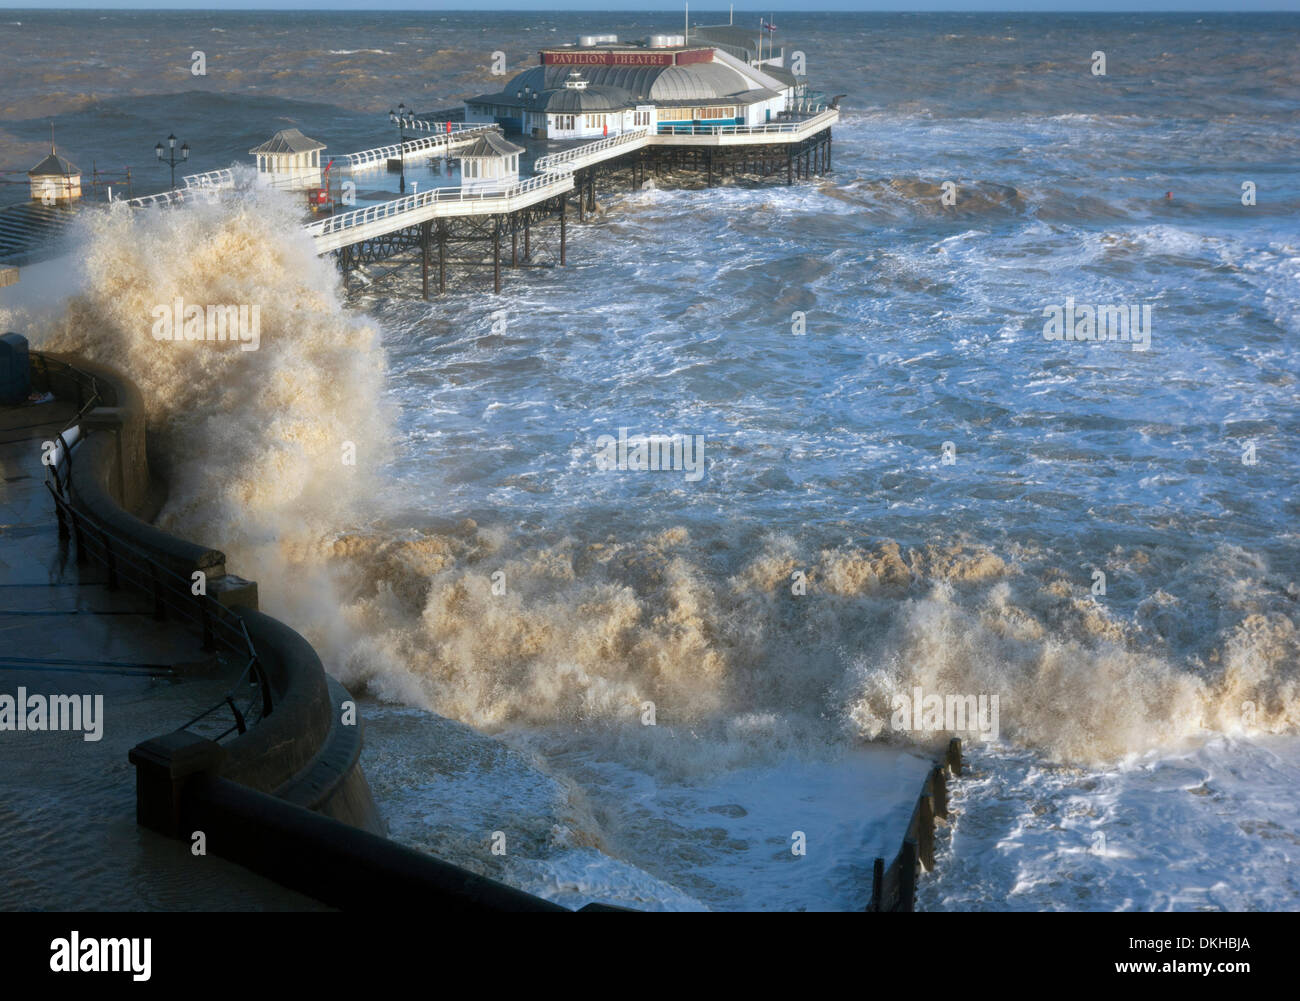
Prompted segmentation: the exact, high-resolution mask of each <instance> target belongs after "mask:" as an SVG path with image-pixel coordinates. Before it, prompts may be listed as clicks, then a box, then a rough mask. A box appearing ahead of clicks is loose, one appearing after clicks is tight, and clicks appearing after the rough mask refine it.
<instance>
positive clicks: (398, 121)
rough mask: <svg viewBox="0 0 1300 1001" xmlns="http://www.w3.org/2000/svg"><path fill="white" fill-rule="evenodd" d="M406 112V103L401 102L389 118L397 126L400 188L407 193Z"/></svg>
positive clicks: (389, 114) (390, 113) (389, 113)
mask: <svg viewBox="0 0 1300 1001" xmlns="http://www.w3.org/2000/svg"><path fill="white" fill-rule="evenodd" d="M406 112H407V108H406V105H405V104H399V105H398V106H397V110H396V111H389V112H388V120H389V121H390V122H392V123H393V124H394V125H396V126H397V139H398V147H397V163H398V167H399V168H400V170H401V173H402V181H401V186H400V188H399V190H400V191H401V193H402V194H406Z"/></svg>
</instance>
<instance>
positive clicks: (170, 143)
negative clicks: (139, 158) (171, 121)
mask: <svg viewBox="0 0 1300 1001" xmlns="http://www.w3.org/2000/svg"><path fill="white" fill-rule="evenodd" d="M153 152H154V156H156V157H157V158H158V159H159V161H160V162H162V163H165V164H167V165H168V166H169V167H171V169H172V186H171V190H172V191H175V190H176V165H177V164H178V163H184V162H185V161H186V160H188V159H189V158H190V144H189V143H181V150H180V152H181V158H180V159H179V160H177V159H176V137H175V136H174V135H171V136H168V137H167V149H166V153H167V159H166V160H164V159H163V152H164V150H163V144H162V143H159V144H158V145H157V146H155V147H154V148H153Z"/></svg>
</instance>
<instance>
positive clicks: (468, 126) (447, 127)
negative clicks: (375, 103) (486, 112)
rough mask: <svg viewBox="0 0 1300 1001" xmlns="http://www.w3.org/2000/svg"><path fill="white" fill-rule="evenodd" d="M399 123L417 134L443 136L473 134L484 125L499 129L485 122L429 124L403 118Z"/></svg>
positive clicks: (420, 119)
mask: <svg viewBox="0 0 1300 1001" xmlns="http://www.w3.org/2000/svg"><path fill="white" fill-rule="evenodd" d="M401 121H402V127H403V128H407V129H415V130H416V131H417V132H442V133H444V134H445V133H448V132H473V131H475V130H476V129H481V128H483V127H484V126H485V125H487V126H488V127H490V128H499V126H497V125H491V124H489V123H485V122H448V121H442V122H431V121H426V120H425V119H423V118H403V119H402V120H401Z"/></svg>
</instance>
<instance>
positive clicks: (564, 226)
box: [560, 199, 568, 267]
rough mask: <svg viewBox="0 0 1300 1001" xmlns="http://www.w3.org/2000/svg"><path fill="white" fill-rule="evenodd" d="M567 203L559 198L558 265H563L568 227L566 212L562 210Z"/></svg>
mask: <svg viewBox="0 0 1300 1001" xmlns="http://www.w3.org/2000/svg"><path fill="white" fill-rule="evenodd" d="M567 204H568V203H567V202H566V201H565V200H564V199H560V267H564V249H565V244H566V234H567V229H568V227H567V223H568V219H567V213H566V212H565V211H564V210H565V206H566V205H567Z"/></svg>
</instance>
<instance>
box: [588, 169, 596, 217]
mask: <svg viewBox="0 0 1300 1001" xmlns="http://www.w3.org/2000/svg"><path fill="white" fill-rule="evenodd" d="M587 211H588V212H595V211H596V175H595V174H594V173H593V174H592V175H591V176H590V177H589V178H587Z"/></svg>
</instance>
